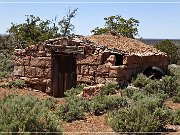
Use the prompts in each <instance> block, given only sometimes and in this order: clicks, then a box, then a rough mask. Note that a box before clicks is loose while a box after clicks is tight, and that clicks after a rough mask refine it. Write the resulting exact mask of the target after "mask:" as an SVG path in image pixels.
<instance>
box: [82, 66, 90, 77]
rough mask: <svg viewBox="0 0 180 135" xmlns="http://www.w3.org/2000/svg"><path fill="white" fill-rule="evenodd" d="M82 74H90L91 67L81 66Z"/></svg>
mask: <svg viewBox="0 0 180 135" xmlns="http://www.w3.org/2000/svg"><path fill="white" fill-rule="evenodd" d="M81 74H83V75H88V74H89V66H88V65H82V66H81Z"/></svg>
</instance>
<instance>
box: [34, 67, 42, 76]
mask: <svg viewBox="0 0 180 135" xmlns="http://www.w3.org/2000/svg"><path fill="white" fill-rule="evenodd" d="M35 70H36V77H38V78H39V77H40V78H44V68H43V67H36V68H35Z"/></svg>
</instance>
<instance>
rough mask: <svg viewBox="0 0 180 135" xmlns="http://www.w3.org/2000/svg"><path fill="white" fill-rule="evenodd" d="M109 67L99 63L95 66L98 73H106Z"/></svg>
mask: <svg viewBox="0 0 180 135" xmlns="http://www.w3.org/2000/svg"><path fill="white" fill-rule="evenodd" d="M109 69H110V66H107V65H99V66H98V68H97V72H99V73H108V72H109Z"/></svg>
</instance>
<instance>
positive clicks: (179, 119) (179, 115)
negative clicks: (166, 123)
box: [170, 110, 180, 125]
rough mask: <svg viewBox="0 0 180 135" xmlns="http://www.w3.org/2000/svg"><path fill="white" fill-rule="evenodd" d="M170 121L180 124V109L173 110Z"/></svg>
mask: <svg viewBox="0 0 180 135" xmlns="http://www.w3.org/2000/svg"><path fill="white" fill-rule="evenodd" d="M170 121H171V124H173V125H180V110H175V111H174V112H172V115H171V118H170Z"/></svg>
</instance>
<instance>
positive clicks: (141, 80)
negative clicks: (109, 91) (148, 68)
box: [132, 73, 151, 88]
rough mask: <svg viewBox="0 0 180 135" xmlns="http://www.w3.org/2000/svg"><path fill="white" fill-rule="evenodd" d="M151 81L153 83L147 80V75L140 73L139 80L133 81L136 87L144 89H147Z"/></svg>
mask: <svg viewBox="0 0 180 135" xmlns="http://www.w3.org/2000/svg"><path fill="white" fill-rule="evenodd" d="M149 81H151V80H150V79H149V78H147V77H146V76H145V75H143V74H142V73H140V74H138V75H137V78H136V79H135V80H133V82H132V84H133V85H134V86H135V87H139V88H142V87H145V86H146V85H147V84H148V83H149Z"/></svg>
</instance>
